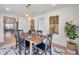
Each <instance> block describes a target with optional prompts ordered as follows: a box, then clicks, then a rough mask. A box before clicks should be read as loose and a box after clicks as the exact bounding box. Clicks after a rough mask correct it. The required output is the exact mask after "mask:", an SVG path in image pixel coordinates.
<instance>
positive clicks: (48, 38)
mask: <svg viewBox="0 0 79 59" xmlns="http://www.w3.org/2000/svg"><path fill="white" fill-rule="evenodd" d="M52 37H53V34H52V33H50V34H47V40H46V43H47V44H48V45H51V44H52Z"/></svg>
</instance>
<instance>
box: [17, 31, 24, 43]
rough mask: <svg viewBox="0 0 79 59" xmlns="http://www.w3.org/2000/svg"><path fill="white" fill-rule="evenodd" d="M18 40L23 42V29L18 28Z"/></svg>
mask: <svg viewBox="0 0 79 59" xmlns="http://www.w3.org/2000/svg"><path fill="white" fill-rule="evenodd" d="M18 41H19V42H21V43H23V42H24V33H23V30H18Z"/></svg>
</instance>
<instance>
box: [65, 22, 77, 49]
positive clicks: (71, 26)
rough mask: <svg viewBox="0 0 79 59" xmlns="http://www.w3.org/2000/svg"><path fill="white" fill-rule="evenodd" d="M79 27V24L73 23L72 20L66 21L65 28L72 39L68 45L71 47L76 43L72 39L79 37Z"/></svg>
mask: <svg viewBox="0 0 79 59" xmlns="http://www.w3.org/2000/svg"><path fill="white" fill-rule="evenodd" d="M77 28H78V26H76V25H74V24H72V23H71V22H66V23H65V29H64V30H65V34H66V36H67V37H69V39H70V41H69V42H68V46H69V47H70V46H72V47H73V46H74V45H75V43H73V42H72V40H75V39H76V38H78V35H77V33H76V29H77ZM70 48H71V47H70ZM71 49H72V48H71Z"/></svg>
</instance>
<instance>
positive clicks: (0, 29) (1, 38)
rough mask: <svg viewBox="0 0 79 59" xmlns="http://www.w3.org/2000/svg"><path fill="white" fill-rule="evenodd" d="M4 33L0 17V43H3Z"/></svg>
mask: <svg viewBox="0 0 79 59" xmlns="http://www.w3.org/2000/svg"><path fill="white" fill-rule="evenodd" d="M3 34H4V32H3V19H2V17H1V15H0V42H3V41H4V35H3Z"/></svg>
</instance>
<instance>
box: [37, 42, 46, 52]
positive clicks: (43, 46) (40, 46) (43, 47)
mask: <svg viewBox="0 0 79 59" xmlns="http://www.w3.org/2000/svg"><path fill="white" fill-rule="evenodd" d="M45 45H46V44H45V43H43V42H42V43H41V44H38V45H36V47H37V48H40V49H41V50H43V51H45Z"/></svg>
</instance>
